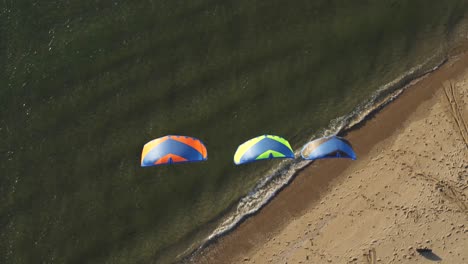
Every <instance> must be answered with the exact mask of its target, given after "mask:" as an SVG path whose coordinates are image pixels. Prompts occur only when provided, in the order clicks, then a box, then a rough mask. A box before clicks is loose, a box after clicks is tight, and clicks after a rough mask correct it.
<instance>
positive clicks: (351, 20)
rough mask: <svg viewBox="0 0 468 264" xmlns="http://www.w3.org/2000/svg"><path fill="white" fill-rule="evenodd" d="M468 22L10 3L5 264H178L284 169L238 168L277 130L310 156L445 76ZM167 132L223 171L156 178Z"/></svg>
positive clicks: (178, 170)
mask: <svg viewBox="0 0 468 264" xmlns="http://www.w3.org/2000/svg"><path fill="white" fill-rule="evenodd" d="M467 9H468V6H467V3H466V1H445V3H441V2H440V1H411V3H403V2H399V1H379V2H378V3H374V2H369V1H359V2H358V3H357V2H354V3H352V4H351V3H349V1H344V0H343V1H297V2H295V3H291V2H288V1H276V0H275V1H266V2H265V1H189V2H187V3H185V2H184V3H178V2H177V1H138V3H130V2H123V1H77V0H70V1H66V2H65V1H63V2H61V3H56V2H54V1H38V2H33V3H22V2H20V1H3V2H2V3H0V65H1V66H0V67H1V71H0V109H1V111H0V136H1V138H2V139H3V140H2V141H0V155H1V159H0V160H1V161H0V170H1V171H2V172H3V173H2V174H3V176H2V177H0V193H1V194H2V195H1V198H2V199H1V200H0V224H1V225H0V236H1V239H0V262H2V263H31V262H48V263H49V262H50V263H83V262H86V263H130V262H133V263H134V262H143V263H147V262H157V263H166V262H172V261H174V260H177V259H178V258H177V257H176V256H179V257H180V256H181V255H180V253H181V252H186V249H187V248H188V247H189V246H192V247H193V246H196V245H197V241H198V242H199V241H200V240H202V239H204V238H205V237H207V236H208V235H209V234H210V233H211V231H212V230H213V229H214V228H216V227H217V226H218V222H219V220H220V219H221V217H222V216H223V215H224V213H226V212H228V211H230V209H232V208H233V207H236V204H237V203H238V201H239V200H240V199H241V198H242V197H244V196H245V195H246V194H248V193H249V192H250V191H252V190H253V188H254V187H255V186H257V184H258V182H260V181H261V180H262V179H264V177H266V176H268V173H269V171H270V169H271V168H274V167H276V166H277V165H278V162H277V161H266V162H262V163H253V164H249V165H246V166H240V167H236V166H235V165H234V164H233V161H232V159H233V155H234V152H235V150H236V148H237V146H238V145H239V144H241V143H242V142H244V141H245V140H247V139H249V138H252V137H255V136H257V135H261V134H265V133H269V134H276V135H280V136H283V137H285V138H286V139H288V140H289V142H290V143H291V145H292V147H293V149H295V150H297V149H300V148H301V147H302V145H303V144H304V143H305V142H306V141H307V140H308V139H310V137H312V136H313V135H315V134H317V133H319V132H320V131H322V130H323V129H326V128H327V127H329V126H330V122H331V120H333V119H335V118H337V117H340V116H345V115H346V114H348V113H350V112H352V111H353V110H355V109H356V107H357V106H358V105H360V104H362V103H363V102H365V101H366V100H368V99H369V98H370V97H371V95H373V93H374V92H375V91H376V90H378V89H379V88H381V87H383V86H384V85H385V84H388V83H389V82H391V81H392V80H395V79H396V78H398V76H401V75H402V74H404V73H405V72H408V71H409V70H410V69H412V68H413V67H415V66H417V65H421V63H423V62H424V63H425V64H427V65H426V66H424V67H426V68H430V67H431V66H433V64H436V63H437V62H439V61H440V60H441V58H443V57H444V56H445V53H446V51H447V48H448V46H449V45H450V43H451V42H453V41H454V39H457V38H458V37H459V36H458V31H456V32H457V33H454V32H455V31H454V30H455V28H456V26H457V25H458V24H459V22H460V21H461V20H462V18H463V17H464V16H466V15H467ZM429 55H430V56H429ZM428 57H431V58H433V59H432V60H427V58H428ZM166 134H181V135H190V136H194V137H197V138H200V139H201V140H202V141H203V142H204V143H205V144H206V146H207V148H208V161H207V162H204V163H192V164H180V165H178V166H162V167H152V168H140V166H139V159H140V152H141V149H142V146H143V145H144V144H145V143H146V142H147V141H149V140H151V139H153V138H156V137H160V136H163V135H166Z"/></svg>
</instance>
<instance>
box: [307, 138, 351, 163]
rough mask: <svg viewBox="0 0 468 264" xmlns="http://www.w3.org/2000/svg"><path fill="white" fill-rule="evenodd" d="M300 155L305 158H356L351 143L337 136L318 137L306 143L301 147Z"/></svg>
mask: <svg viewBox="0 0 468 264" xmlns="http://www.w3.org/2000/svg"><path fill="white" fill-rule="evenodd" d="M301 156H302V158H304V159H306V160H316V159H326V158H349V159H353V160H355V159H356V154H355V153H354V150H353V147H352V146H351V144H350V143H349V142H348V141H347V140H346V139H344V138H341V137H337V136H331V137H324V138H319V139H316V140H314V141H311V142H309V143H307V144H306V145H305V146H304V147H303V148H302V151H301Z"/></svg>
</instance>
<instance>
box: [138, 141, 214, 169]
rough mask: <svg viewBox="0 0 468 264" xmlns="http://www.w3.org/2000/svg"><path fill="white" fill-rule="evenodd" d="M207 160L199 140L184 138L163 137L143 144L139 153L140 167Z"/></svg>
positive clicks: (203, 146) (206, 154)
mask: <svg viewBox="0 0 468 264" xmlns="http://www.w3.org/2000/svg"><path fill="white" fill-rule="evenodd" d="M207 158H208V153H207V151H206V147H205V145H203V143H202V142H201V141H200V140H198V139H196V138H192V137H186V136H165V137H161V138H157V139H154V140H152V141H150V142H148V143H146V144H145V146H144V147H143V151H142V153H141V166H142V167H148V166H156V165H164V164H172V163H183V162H196V161H204V160H207Z"/></svg>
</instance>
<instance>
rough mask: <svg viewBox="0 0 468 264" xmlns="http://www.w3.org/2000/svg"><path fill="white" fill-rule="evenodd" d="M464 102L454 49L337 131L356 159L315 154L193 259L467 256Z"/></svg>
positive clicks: (467, 78)
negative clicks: (320, 157)
mask: <svg viewBox="0 0 468 264" xmlns="http://www.w3.org/2000/svg"><path fill="white" fill-rule="evenodd" d="M465 50H466V49H465ZM467 105H468V53H466V52H461V53H460V54H458V55H456V56H454V57H452V58H451V59H449V61H448V62H447V63H445V64H444V65H443V66H442V67H441V68H440V69H438V70H436V71H435V72H433V73H431V74H428V75H427V76H425V77H424V78H422V79H420V80H419V81H418V82H416V83H415V84H414V85H412V86H411V87H410V88H408V89H407V90H406V91H405V92H403V94H402V95H400V96H399V97H398V98H397V99H396V100H395V101H393V102H392V103H390V104H389V105H387V106H386V107H384V108H383V109H382V110H380V111H379V112H377V113H376V114H375V115H373V116H372V117H371V118H369V119H368V120H367V121H366V122H364V123H363V124H362V125H360V126H359V127H357V128H355V129H353V130H352V131H350V132H348V133H347V135H344V136H345V137H346V138H347V139H348V140H349V141H350V142H351V143H352V144H353V146H354V148H355V150H356V153H357V155H358V161H351V160H346V159H334V160H320V161H317V162H314V163H313V164H312V165H310V166H308V167H306V168H305V169H303V170H302V171H301V172H299V175H298V176H297V177H296V178H295V179H294V181H293V182H292V183H291V184H290V185H289V186H288V187H286V188H285V189H284V190H283V191H282V192H281V193H279V194H278V195H277V197H275V199H273V200H272V201H271V202H270V203H269V204H268V205H267V206H266V207H265V208H263V209H262V210H261V211H260V212H259V213H258V214H256V215H255V216H253V217H251V218H249V219H247V220H246V221H245V222H244V223H242V224H241V225H240V226H239V227H238V228H237V229H236V230H235V231H233V232H232V233H230V234H228V235H227V236H225V237H223V238H221V239H220V240H219V241H218V242H216V243H214V244H213V245H211V246H209V247H208V248H207V249H206V250H204V252H202V254H201V256H200V257H199V258H198V259H196V260H195V261H194V262H196V263H424V261H426V262H428V263H430V262H431V261H439V260H442V262H443V263H468V251H467V250H466V249H467V248H468V241H467V237H468V224H467V223H468V200H467V196H468V127H467V125H468V123H467V122H468V107H467ZM424 248H426V249H431V250H432V251H431V252H429V251H427V252H425V253H423V254H422V255H421V254H420V253H419V252H417V249H424Z"/></svg>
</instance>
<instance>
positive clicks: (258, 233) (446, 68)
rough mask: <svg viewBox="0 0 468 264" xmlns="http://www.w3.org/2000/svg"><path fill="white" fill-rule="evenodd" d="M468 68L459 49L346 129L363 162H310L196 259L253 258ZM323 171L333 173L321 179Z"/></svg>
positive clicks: (197, 260) (198, 261) (340, 160)
mask: <svg viewBox="0 0 468 264" xmlns="http://www.w3.org/2000/svg"><path fill="white" fill-rule="evenodd" d="M465 50H466V49H465ZM467 66H468V55H467V54H466V53H462V52H460V54H459V55H457V56H452V57H451V58H449V60H448V62H446V63H445V64H444V65H442V66H441V67H440V68H439V69H437V70H436V71H434V72H432V73H429V74H428V76H426V77H423V78H422V79H421V80H420V81H417V82H416V84H413V85H411V86H410V87H408V89H405V90H404V91H403V93H402V94H401V95H399V97H398V98H396V99H395V100H394V101H392V102H390V103H389V104H388V105H386V106H385V107H383V108H382V109H380V110H378V111H377V112H376V113H374V114H372V115H371V117H369V119H368V120H365V121H363V122H362V123H361V124H359V125H357V127H355V128H352V129H351V130H350V131H348V132H345V133H344V136H345V137H346V138H347V139H348V140H350V142H351V143H352V144H353V146H354V148H355V150H356V152H357V155H358V159H360V160H361V161H357V162H353V161H350V160H343V159H335V160H323V161H320V162H317V163H312V164H310V165H308V166H307V167H305V168H304V169H302V170H301V171H300V172H299V173H298V175H297V176H296V177H295V179H294V180H293V181H292V182H291V183H290V184H289V186H288V187H287V188H284V189H283V190H282V191H281V192H279V193H278V194H277V195H276V197H275V198H274V199H272V200H271V201H270V202H269V203H268V204H267V205H266V206H265V207H264V208H263V209H261V210H260V211H259V212H258V213H256V214H255V215H253V216H251V217H249V218H248V219H246V220H245V221H243V222H242V223H241V224H240V225H239V226H238V227H237V228H236V229H235V230H234V231H232V232H230V233H229V234H227V235H225V236H223V237H221V238H219V239H218V241H216V242H214V243H213V244H211V245H209V246H208V247H207V248H206V249H204V250H202V252H201V253H200V254H199V256H195V258H194V260H193V261H194V262H196V263H220V262H223V263H226V262H230V261H231V262H236V261H237V262H239V261H241V260H242V261H243V260H244V259H247V260H250V257H249V256H250V255H252V254H253V253H255V252H256V251H258V249H259V246H258V245H262V244H264V243H266V242H267V241H269V240H271V238H272V237H274V236H275V235H278V234H279V233H281V231H282V230H284V228H285V227H287V226H288V225H289V224H290V223H292V222H293V221H294V220H295V219H297V218H301V217H303V216H304V214H306V213H308V212H309V211H310V210H311V208H313V207H314V206H315V205H317V204H319V202H323V201H322V200H323V198H324V197H325V196H326V195H327V194H328V193H329V192H330V191H331V189H332V188H333V187H334V186H337V185H338V184H339V183H342V181H343V180H344V178H346V177H344V176H346V175H347V174H349V171H352V170H353V169H355V168H357V167H359V165H360V164H361V165H362V162H363V161H364V160H366V158H368V156H369V154H370V153H371V152H372V151H373V150H374V149H375V148H378V146H379V145H380V144H381V143H382V142H384V141H385V140H387V139H389V138H391V137H394V136H396V135H397V134H398V133H399V130H400V129H401V127H402V126H403V124H404V123H405V122H406V121H408V119H409V118H410V116H412V115H414V113H415V112H416V110H417V109H418V107H419V106H421V105H423V104H425V103H426V102H428V101H430V100H431V99H432V98H433V97H434V96H435V93H436V92H437V91H439V90H440V88H441V87H442V82H443V81H445V80H450V79H453V78H455V77H457V76H459V75H461V74H462V72H463V71H464V70H465V69H466V68H467ZM318 175H328V176H327V177H323V176H321V177H317V176H318ZM278 212H281V213H278ZM247 260H246V261H247ZM258 263H262V262H258Z"/></svg>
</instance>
